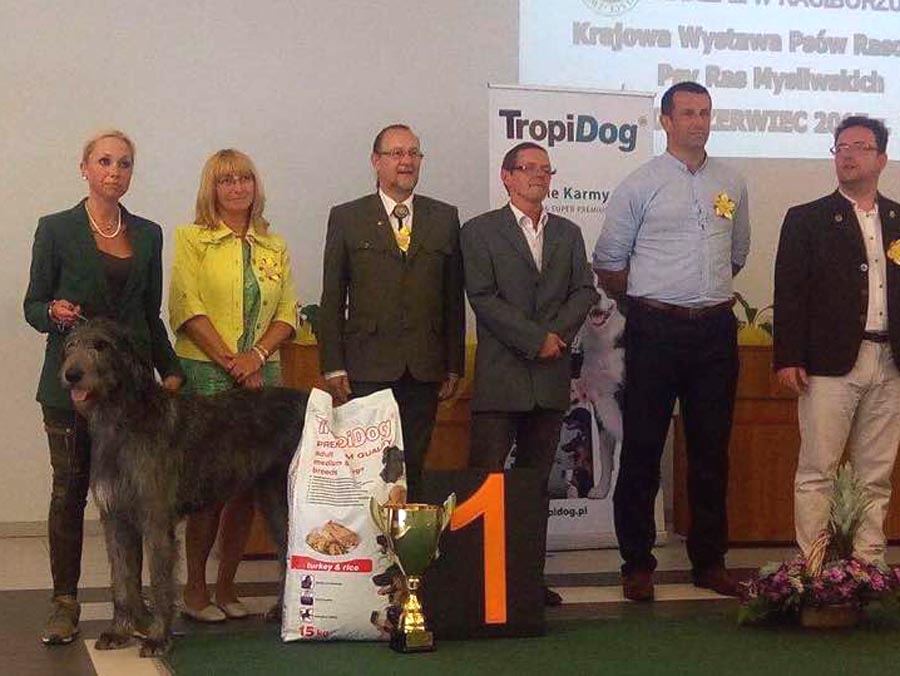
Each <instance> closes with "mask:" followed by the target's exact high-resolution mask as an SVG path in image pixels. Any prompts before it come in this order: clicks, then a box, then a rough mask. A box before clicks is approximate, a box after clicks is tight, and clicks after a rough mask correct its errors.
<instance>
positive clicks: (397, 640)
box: [391, 631, 434, 653]
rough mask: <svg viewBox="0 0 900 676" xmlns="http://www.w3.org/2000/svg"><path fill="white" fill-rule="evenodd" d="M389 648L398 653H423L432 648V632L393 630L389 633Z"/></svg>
mask: <svg viewBox="0 0 900 676" xmlns="http://www.w3.org/2000/svg"><path fill="white" fill-rule="evenodd" d="M391 648H393V649H394V650H395V651H396V652H398V653H424V652H431V651H432V650H434V634H432V633H431V632H430V631H414V632H411V633H408V634H406V633H400V632H395V633H393V634H392V635H391Z"/></svg>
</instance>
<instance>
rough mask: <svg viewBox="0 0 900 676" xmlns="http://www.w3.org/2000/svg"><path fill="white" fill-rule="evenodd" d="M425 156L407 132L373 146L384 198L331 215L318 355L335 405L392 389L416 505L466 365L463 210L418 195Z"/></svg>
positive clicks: (399, 128)
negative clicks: (442, 417) (443, 414)
mask: <svg viewBox="0 0 900 676" xmlns="http://www.w3.org/2000/svg"><path fill="white" fill-rule="evenodd" d="M422 158H423V154H422V152H421V149H420V147H419V139H418V138H417V137H416V135H415V134H414V133H413V132H412V130H411V129H410V128H409V127H407V126H406V125H402V124H393V125H390V126H388V127H385V128H384V129H382V130H381V131H380V132H379V133H378V135H377V136H376V137H375V142H374V143H373V145H372V157H371V160H372V167H373V168H374V169H375V174H376V176H377V177H378V184H377V191H376V192H375V193H374V194H371V195H366V196H365V197H361V198H359V199H357V200H354V201H352V202H347V203H346V204H341V205H339V206H336V207H334V208H333V209H332V210H331V214H330V215H329V218H328V232H327V235H326V239H325V255H324V274H323V284H322V303H321V309H320V328H319V352H320V359H321V367H322V373H323V374H324V376H325V387H326V389H327V390H328V391H329V392H330V393H331V395H332V397H333V399H334V402H335V403H336V404H342V403H344V402H345V401H347V400H348V399H349V398H350V397H351V396H364V395H366V394H371V393H373V392H376V391H378V390H382V389H388V388H389V389H391V390H392V391H393V393H394V397H395V398H396V400H397V403H398V405H399V407H400V421H401V425H402V427H403V441H404V456H405V460H406V472H407V481H408V486H409V499H410V500H415V499H416V493H417V491H418V487H419V479H420V476H421V473H422V467H423V464H424V458H425V453H426V451H427V450H428V445H429V443H430V441H431V432H432V430H433V428H434V420H435V415H436V413H437V404H438V400H439V399H445V398H448V397H451V396H452V395H453V393H454V391H455V390H456V387H457V384H458V382H459V379H460V377H461V376H462V375H463V370H464V368H465V332H466V326H465V321H466V317H465V302H464V298H463V270H462V259H461V255H460V250H459V215H458V213H457V211H456V207H453V206H450V205H449V204H444V203H443V202H439V201H437V200H434V199H431V198H428V197H424V196H422V195H414V194H413V191H414V190H415V187H416V184H417V183H418V180H419V170H420V168H421V166H422Z"/></svg>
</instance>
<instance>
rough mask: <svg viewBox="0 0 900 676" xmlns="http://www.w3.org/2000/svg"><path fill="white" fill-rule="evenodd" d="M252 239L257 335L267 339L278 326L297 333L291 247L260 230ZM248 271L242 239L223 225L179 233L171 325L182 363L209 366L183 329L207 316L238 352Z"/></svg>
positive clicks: (188, 228) (185, 227)
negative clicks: (194, 361) (197, 362)
mask: <svg viewBox="0 0 900 676" xmlns="http://www.w3.org/2000/svg"><path fill="white" fill-rule="evenodd" d="M246 239H247V241H248V242H249V243H250V251H251V253H250V258H251V263H252V265H253V271H254V273H255V274H256V278H257V281H258V282H259V291H260V307H259V316H258V318H257V324H256V335H257V336H261V335H262V334H263V333H264V332H265V331H266V329H267V328H268V327H269V324H271V323H272V322H273V321H281V322H284V323H285V324H290V325H291V326H292V327H293V328H294V330H295V331H296V330H297V292H296V290H295V288H294V280H293V278H292V276H291V260H290V256H289V255H288V251H287V244H286V243H285V241H284V240H283V239H282V238H281V237H279V236H278V235H272V234H262V233H260V232H258V231H257V230H256V229H255V228H254V227H251V228H250V229H249V230H248V232H247V236H246ZM242 270H243V255H242V244H241V239H240V238H239V237H237V236H236V235H235V234H234V232H233V231H232V230H231V229H230V228H228V227H227V226H225V225H224V224H223V223H219V225H218V227H216V228H215V229H214V230H213V229H209V228H206V227H204V226H201V225H197V224H192V225H183V226H180V227H178V228H177V229H176V230H175V261H174V263H173V264H172V282H171V286H170V288H169V325H170V326H171V327H172V330H173V331H174V332H175V339H176V340H175V353H176V354H177V355H178V356H179V357H185V358H187V359H200V360H204V361H209V357H208V356H207V355H206V353H205V352H203V350H201V349H200V348H199V347H197V345H195V344H194V342H193V341H192V340H191V339H190V338H189V337H188V335H187V333H186V332H185V331H184V330H183V329H182V327H183V325H184V323H185V322H186V321H187V320H188V319H191V318H192V317H196V316H198V315H206V316H207V317H208V318H209V320H210V321H211V322H212V325H213V326H214V327H215V329H216V331H218V332H219V335H220V336H222V339H223V340H224V341H225V343H226V344H227V345H228V347H230V348H231V349H232V350H235V351H236V350H237V343H238V339H239V338H240V337H241V334H242V333H243V330H244V327H243V322H244V306H243V303H244V289H243V278H242V277H243V276H242V274H241V273H242Z"/></svg>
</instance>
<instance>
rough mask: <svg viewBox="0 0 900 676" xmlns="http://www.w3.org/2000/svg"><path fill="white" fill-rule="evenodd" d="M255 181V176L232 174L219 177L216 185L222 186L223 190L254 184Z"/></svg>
mask: <svg viewBox="0 0 900 676" xmlns="http://www.w3.org/2000/svg"><path fill="white" fill-rule="evenodd" d="M253 180H254V179H253V174H241V175H238V174H232V175H230V176H219V178H217V179H216V185H220V186H222V187H223V188H233V187H234V186H236V185H247V184H248V183H253Z"/></svg>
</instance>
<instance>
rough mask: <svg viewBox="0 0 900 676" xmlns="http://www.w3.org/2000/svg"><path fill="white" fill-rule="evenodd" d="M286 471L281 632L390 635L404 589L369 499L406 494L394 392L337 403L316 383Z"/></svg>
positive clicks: (313, 636) (310, 636) (285, 635)
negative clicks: (287, 511)
mask: <svg viewBox="0 0 900 676" xmlns="http://www.w3.org/2000/svg"><path fill="white" fill-rule="evenodd" d="M305 424H306V425H307V427H306V428H304V433H303V438H302V440H301V442H300V448H299V449H298V451H297V453H296V454H295V455H294V458H293V461H292V463H291V467H290V472H289V477H288V501H289V507H290V517H289V537H288V555H287V574H286V579H285V590H284V612H283V614H282V627H281V637H282V639H283V640H285V641H296V640H330V639H350V640H383V639H387V638H389V635H390V630H391V628H392V627H393V623H394V622H396V619H397V617H398V616H399V610H400V609H399V604H400V603H401V602H402V601H403V592H404V590H405V587H402V585H398V580H399V579H400V578H399V571H397V569H396V566H395V565H394V561H393V559H392V558H391V556H390V554H389V553H388V551H387V549H386V546H385V545H386V543H385V542H384V536H383V535H381V533H380V532H379V531H378V529H377V528H376V526H375V523H374V522H373V521H372V518H371V516H370V513H369V499H370V498H371V497H374V498H376V499H377V500H378V501H379V502H380V503H385V502H396V503H403V502H405V501H406V470H405V463H404V458H403V430H402V428H401V424H400V411H399V409H398V408H397V402H396V401H395V400H394V396H393V394H392V393H391V391H390V390H382V391H380V392H376V393H374V394H371V395H369V396H367V397H360V398H358V399H352V400H351V401H349V402H347V403H346V404H344V405H343V406H340V407H337V408H334V407H332V401H331V397H330V396H329V395H328V394H327V393H325V392H323V391H322V390H313V391H312V393H311V394H310V396H309V404H308V406H307V409H306V421H305Z"/></svg>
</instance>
